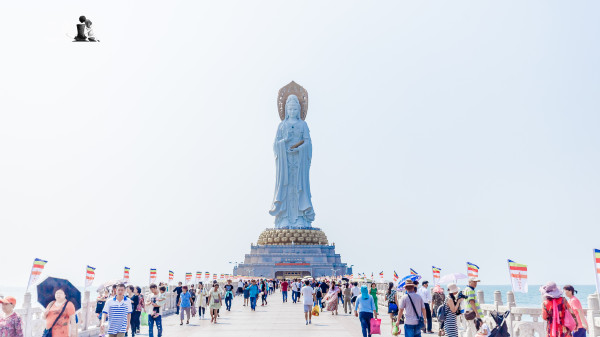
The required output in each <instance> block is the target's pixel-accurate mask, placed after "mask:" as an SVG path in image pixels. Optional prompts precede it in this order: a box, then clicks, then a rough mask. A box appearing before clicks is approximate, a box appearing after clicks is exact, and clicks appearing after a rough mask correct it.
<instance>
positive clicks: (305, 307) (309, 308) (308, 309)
mask: <svg viewBox="0 0 600 337" xmlns="http://www.w3.org/2000/svg"><path fill="white" fill-rule="evenodd" d="M311 311H312V304H305V305H304V312H311Z"/></svg>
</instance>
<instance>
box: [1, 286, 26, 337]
mask: <svg viewBox="0 0 600 337" xmlns="http://www.w3.org/2000/svg"><path fill="white" fill-rule="evenodd" d="M0 303H2V315H0V337H23V323H22V321H21V316H19V315H18V314H17V313H16V312H15V305H17V300H16V299H15V298H14V297H12V296H7V297H5V298H3V299H0Z"/></svg>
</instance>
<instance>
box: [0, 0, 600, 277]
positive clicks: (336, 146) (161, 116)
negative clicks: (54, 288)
mask: <svg viewBox="0 0 600 337" xmlns="http://www.w3.org/2000/svg"><path fill="white" fill-rule="evenodd" d="M599 10H600V2H598V1H547V0H544V1H535V0H531V1H517V0H514V1H512V0H505V1H500V2H499V1H459V0H454V1H428V0H424V1H347V0H345V1H322V0H321V1H306V0H305V1H249V0H244V1H223V0H219V1H216V0H215V1H210V2H208V1H112V0H111V1H100V2H98V1H87V0H86V1H81V0H78V1H62V0H57V1H41V0H39V1H33V2H31V1H27V2H24V1H4V2H3V3H2V5H0V31H1V32H2V33H1V36H2V53H1V57H0V60H1V63H0V64H1V65H0V69H1V70H2V71H1V74H0V76H1V80H0V226H1V232H0V237H1V238H2V249H3V258H2V259H1V260H0V270H1V272H0V284H2V285H22V286H25V284H26V282H27V279H28V277H29V271H30V268H31V263H32V261H33V259H34V258H35V257H39V258H44V259H46V260H49V263H48V264H47V266H46V271H45V275H54V276H62V277H66V278H69V279H72V280H73V281H75V282H77V283H78V284H82V283H83V279H84V273H85V266H86V265H87V264H89V265H92V266H95V267H96V268H97V270H96V272H97V282H96V283H98V282H99V281H103V280H108V279H116V278H120V277H121V276H122V269H123V266H125V265H126V266H129V267H131V276H132V280H133V282H134V283H140V284H146V282H147V280H148V269H149V268H150V267H155V268H157V269H158V273H159V276H160V278H161V279H166V277H167V271H168V270H169V269H172V270H174V271H175V273H176V277H177V279H181V278H183V274H184V273H185V272H196V271H210V272H211V273H213V272H216V273H225V272H231V265H230V264H229V263H228V262H230V261H232V262H235V261H238V262H240V261H242V260H243V257H244V254H246V253H249V251H250V243H251V242H256V240H257V239H258V236H259V234H260V233H261V232H262V230H263V229H264V228H266V227H271V226H273V218H272V217H271V216H270V215H269V214H268V212H267V211H268V210H269V208H270V205H271V201H272V198H273V189H274V183H275V165H274V158H273V153H272V142H273V140H274V137H275V132H276V128H277V125H278V123H279V118H278V115H277V107H276V95H277V90H278V89H279V88H280V87H282V86H283V85H285V84H287V83H288V82H290V81H291V80H295V81H296V82H298V83H299V84H301V85H303V86H304V87H305V88H306V89H307V90H308V93H309V99H310V105H309V109H308V117H307V119H306V122H307V123H308V125H309V128H310V130H311V136H312V140H313V161H312V169H311V188H312V193H313V204H314V207H315V211H316V221H315V222H314V225H315V226H317V227H320V228H322V229H323V230H324V231H325V233H326V234H327V235H328V237H329V239H330V241H332V242H335V244H336V248H337V252H339V253H340V254H341V255H342V259H343V261H344V262H347V263H348V264H354V268H355V272H367V273H370V272H375V273H377V272H379V271H380V270H382V269H383V270H384V272H385V273H386V276H389V274H390V273H391V272H392V271H393V270H394V269H395V270H396V271H398V273H399V274H407V273H408V268H409V267H412V268H414V269H416V270H417V271H418V272H420V273H422V274H423V275H425V278H426V279H431V266H432V265H436V266H439V267H441V268H442V269H443V271H442V274H445V273H446V272H462V273H466V266H465V262H466V261H471V262H474V263H476V264H478V265H479V266H480V267H481V272H480V276H481V278H482V279H483V280H484V282H485V283H486V284H498V283H508V281H509V280H508V276H507V265H506V259H507V258H511V259H514V260H516V261H517V262H521V263H525V264H528V265H529V275H530V283H532V284H533V283H542V282H546V281H548V280H555V281H557V282H559V283H564V282H571V283H575V284H582V283H585V284H592V283H593V281H594V278H593V272H594V270H593V268H592V267H593V266H592V248H594V247H595V248H600V227H599V224H600V207H598V205H599V204H600V156H599V151H598V149H599V148H600V133H599V132H598V128H599V127H600V114H599V107H600V102H599V97H600V96H599V94H598V93H599V90H600V82H599V81H600V66H599V62H598V60H599V59H600V48H599V47H598V36H599V34H600V21H598V11H599ZM82 14H84V15H86V16H88V18H89V19H91V20H92V21H93V27H94V30H95V33H96V36H97V37H98V39H100V41H101V43H98V44H91V43H85V44H84V43H72V42H71V40H70V38H68V37H67V34H69V35H71V36H73V35H75V24H76V23H77V18H78V17H79V16H80V15H82ZM386 278H387V277H386Z"/></svg>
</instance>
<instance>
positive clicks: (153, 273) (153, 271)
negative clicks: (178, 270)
mask: <svg viewBox="0 0 600 337" xmlns="http://www.w3.org/2000/svg"><path fill="white" fill-rule="evenodd" d="M155 282H156V268H150V283H155Z"/></svg>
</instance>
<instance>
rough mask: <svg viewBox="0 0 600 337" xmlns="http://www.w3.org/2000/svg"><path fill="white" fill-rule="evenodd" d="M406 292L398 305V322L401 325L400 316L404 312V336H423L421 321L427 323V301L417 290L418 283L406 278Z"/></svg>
mask: <svg viewBox="0 0 600 337" xmlns="http://www.w3.org/2000/svg"><path fill="white" fill-rule="evenodd" d="M404 289H406V294H405V295H404V296H402V299H400V305H398V319H397V321H396V324H398V325H400V317H402V314H404V336H405V337H420V336H421V329H422V328H423V326H421V322H422V323H424V324H426V323H427V321H426V318H425V315H426V314H427V313H426V312H425V303H424V302H423V299H422V298H421V296H419V295H418V294H417V293H416V291H417V289H416V285H415V284H414V283H413V281H412V280H410V279H409V280H406V284H405V286H404Z"/></svg>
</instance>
